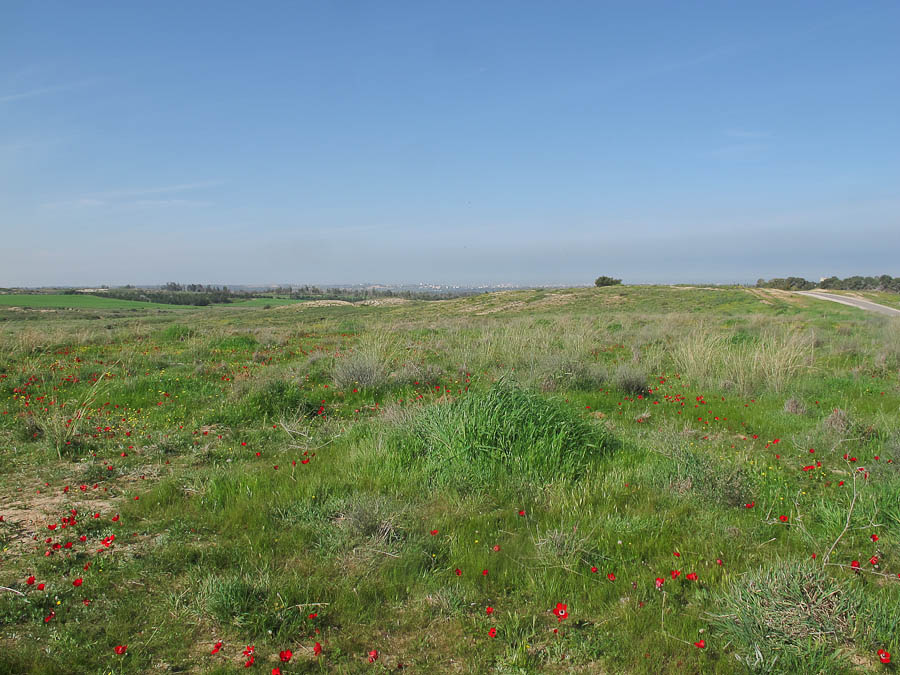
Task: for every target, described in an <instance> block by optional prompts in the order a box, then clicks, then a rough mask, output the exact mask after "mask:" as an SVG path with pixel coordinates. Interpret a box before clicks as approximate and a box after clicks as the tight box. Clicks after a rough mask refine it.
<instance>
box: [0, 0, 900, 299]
mask: <svg viewBox="0 0 900 675" xmlns="http://www.w3.org/2000/svg"><path fill="white" fill-rule="evenodd" d="M898 34H900V3H894V2H887V1H879V2H864V1H854V2H831V1H828V0H819V1H816V2H800V1H797V2H787V3H786V2H783V1H781V0H779V1H777V2H772V1H759V2H721V1H719V0H716V1H715V2H703V3H700V2H677V3H673V2H659V3H654V2H640V1H637V0H629V1H627V2H626V1H622V2H616V3H612V2H599V1H590V2H568V1H566V0H555V1H552V2H551V1H549V0H548V1H547V2H531V1H528V0H515V1H511V2H505V1H499V0H498V1H494V0H491V1H490V2H485V1H484V0H478V1H476V2H468V1H466V0H454V1H453V2H446V1H445V2H438V1H433V2H421V0H418V1H415V2H405V1H402V2H401V1H399V0H396V1H392V0H388V1H385V2H377V3H376V2H370V1H362V0H360V1H358V2H353V1H344V2H338V1H332V2H328V1H326V0H322V1H318V2H243V1H242V2H227V1H225V0H218V1H216V2H201V1H197V2H183V1H179V2H167V1H156V2H152V3H151V2H146V3H132V2H127V3H109V2H79V3H72V2H58V3H54V2H39V3H38V2H30V3H29V2H26V3H15V2H12V1H11V0H0V286H6V287H9V286H45V285H91V286H92V285H97V284H104V283H106V284H111V285H113V284H125V283H132V284H158V283H165V282H167V281H179V282H184V283H231V284H264V283H300V284H302V283H327V282H334V283H368V282H372V283H416V282H431V283H458V284H482V283H513V284H523V285H527V284H535V285H539V284H546V285H550V284H558V285H563V284H573V285H575V284H590V283H592V281H593V279H594V278H595V277H597V276H599V275H601V274H605V275H610V276H615V277H619V278H622V279H624V280H625V282H626V283H678V282H720V283H727V282H754V281H756V279H757V278H759V277H765V278H769V277H774V276H788V275H795V276H804V277H806V278H810V279H818V278H820V277H823V276H830V275H838V276H849V275H854V274H863V275H865V274H876V275H877V274H891V275H893V276H900V40H898V39H897V35H898Z"/></svg>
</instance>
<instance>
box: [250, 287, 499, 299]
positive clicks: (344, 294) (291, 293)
mask: <svg viewBox="0 0 900 675" xmlns="http://www.w3.org/2000/svg"><path fill="white" fill-rule="evenodd" d="M481 292H483V291H479V290H477V289H468V288H467V289H457V290H452V291H413V290H397V291H394V290H391V289H389V288H384V289H382V288H325V289H322V288H319V287H318V286H295V287H291V288H276V289H273V290H272V292H271V294H270V293H265V294H260V295H259V296H258V297H261V298H265V297H272V296H275V297H279V296H280V297H289V298H291V299H294V300H346V301H348V302H360V301H362V300H377V299H379V298H403V299H405V300H450V299H452V298H459V297H462V296H466V295H476V294H477V293H481Z"/></svg>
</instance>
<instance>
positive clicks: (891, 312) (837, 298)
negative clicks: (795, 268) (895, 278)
mask: <svg viewBox="0 0 900 675" xmlns="http://www.w3.org/2000/svg"><path fill="white" fill-rule="evenodd" d="M798 293H799V294H800V295H808V296H809V297H811V298H818V299H819V300H831V301H832V302H839V303H841V304H842V305H850V306H851V307H858V308H859V309H865V310H867V311H869V312H878V313H879V314H886V315H888V316H900V309H894V308H893V307H886V306H885V305H879V304H878V303H877V302H870V301H868V300H861V299H859V298H851V297H848V296H846V295H835V294H833V293H823V292H822V291H798Z"/></svg>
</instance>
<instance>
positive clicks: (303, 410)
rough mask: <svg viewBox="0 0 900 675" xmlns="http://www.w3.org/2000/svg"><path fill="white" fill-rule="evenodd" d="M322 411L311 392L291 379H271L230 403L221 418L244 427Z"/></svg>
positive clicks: (222, 412) (220, 415) (227, 422)
mask: <svg viewBox="0 0 900 675" xmlns="http://www.w3.org/2000/svg"><path fill="white" fill-rule="evenodd" d="M318 409H319V406H318V404H317V403H316V402H315V401H313V400H312V399H311V398H309V395H308V393H307V392H305V391H304V390H302V389H301V388H300V387H299V386H298V385H297V384H296V383H294V382H291V381H289V380H269V381H266V382H264V383H263V384H262V385H260V386H257V387H254V388H253V389H252V390H251V391H250V392H248V393H246V394H244V395H243V396H241V398H240V400H237V401H231V400H229V401H227V405H226V406H225V407H223V408H222V410H221V411H220V413H219V415H218V420H217V421H220V422H225V423H226V424H241V423H249V422H255V421H262V422H263V423H267V422H269V421H270V420H275V419H278V418H280V417H283V416H285V415H287V416H291V415H296V417H298V418H300V417H310V416H312V415H314V414H315V413H316V412H317V411H318Z"/></svg>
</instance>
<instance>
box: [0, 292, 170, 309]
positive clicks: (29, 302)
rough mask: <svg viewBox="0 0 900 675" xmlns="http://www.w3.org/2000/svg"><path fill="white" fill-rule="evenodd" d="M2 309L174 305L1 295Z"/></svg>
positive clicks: (91, 296)
mask: <svg viewBox="0 0 900 675" xmlns="http://www.w3.org/2000/svg"><path fill="white" fill-rule="evenodd" d="M0 307H23V308H30V309H99V310H104V309H172V308H173V307H175V306H174V305H163V304H160V303H157V302H137V301H134V300H118V299H116V298H101V297H98V296H96V295H51V294H47V295H39V294H18V295H17V294H12V293H11V294H0Z"/></svg>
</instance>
